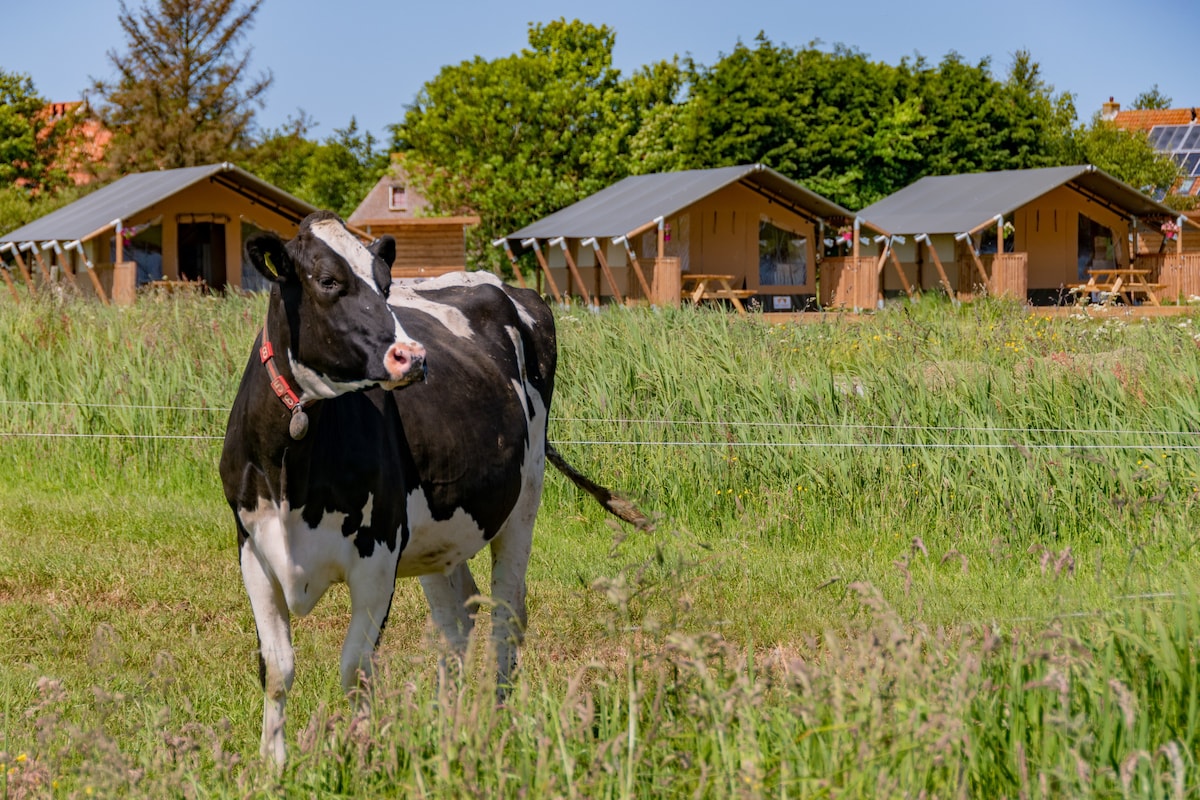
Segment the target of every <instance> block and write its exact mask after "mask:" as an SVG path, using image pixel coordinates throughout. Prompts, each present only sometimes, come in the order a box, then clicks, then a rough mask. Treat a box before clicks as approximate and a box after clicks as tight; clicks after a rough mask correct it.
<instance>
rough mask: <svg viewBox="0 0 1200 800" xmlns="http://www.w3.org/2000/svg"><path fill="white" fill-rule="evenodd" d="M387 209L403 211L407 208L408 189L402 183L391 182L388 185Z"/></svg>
mask: <svg viewBox="0 0 1200 800" xmlns="http://www.w3.org/2000/svg"><path fill="white" fill-rule="evenodd" d="M388 209H389V210H391V211H405V210H407V209H408V190H407V188H406V187H405V186H404V184H402V183H393V184H392V185H391V186H389V187H388Z"/></svg>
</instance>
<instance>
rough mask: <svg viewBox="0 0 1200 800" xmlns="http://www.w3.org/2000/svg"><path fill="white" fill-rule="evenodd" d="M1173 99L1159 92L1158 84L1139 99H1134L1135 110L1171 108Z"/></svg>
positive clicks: (1140, 95) (1138, 97)
mask: <svg viewBox="0 0 1200 800" xmlns="http://www.w3.org/2000/svg"><path fill="white" fill-rule="evenodd" d="M1170 107H1171V98H1169V97H1167V96H1166V95H1165V94H1163V93H1162V92H1160V91H1159V89H1158V84H1157V83H1156V84H1154V85H1153V86H1151V87H1150V89H1149V91H1145V92H1142V93H1141V94H1139V95H1138V96H1137V97H1135V98H1133V108H1136V109H1147V110H1148V109H1155V108H1159V109H1161V108H1170Z"/></svg>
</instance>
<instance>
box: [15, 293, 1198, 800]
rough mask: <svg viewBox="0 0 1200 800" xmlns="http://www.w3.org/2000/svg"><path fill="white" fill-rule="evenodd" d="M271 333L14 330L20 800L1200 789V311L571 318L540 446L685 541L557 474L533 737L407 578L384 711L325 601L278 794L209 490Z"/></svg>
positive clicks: (1110, 793)
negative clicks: (259, 348)
mask: <svg viewBox="0 0 1200 800" xmlns="http://www.w3.org/2000/svg"><path fill="white" fill-rule="evenodd" d="M262 314H263V303H262V300H261V298H253V299H246V298H226V299H215V298H204V297H192V298H187V297H181V298H167V297H162V298H153V297H151V298H147V299H145V300H144V301H142V302H141V303H140V304H139V306H138V307H137V308H135V309H123V310H122V309H109V308H103V307H100V306H98V305H95V304H89V303H82V302H66V303H65V304H62V303H59V302H56V301H51V300H45V301H42V302H38V303H28V302H26V303H23V304H21V305H19V306H16V305H13V304H12V303H11V302H10V301H9V299H8V298H7V297H6V298H4V299H3V300H2V301H0V689H2V691H3V698H4V700H3V703H4V705H3V707H2V708H0V765H2V769H3V774H2V776H0V797H5V798H10V797H11V798H17V797H47V796H49V797H89V796H97V797H107V796H127V797H163V796H179V797H246V796H251V797H253V796H280V795H282V796H287V797H293V796H299V797H310V796H311V797H381V796H388V797H394V796H414V797H445V798H450V797H488V798H490V797H581V798H592V797H614V798H616V797H639V798H643V797H730V796H744V797H763V796H769V797H780V798H782V797H839V798H843V797H900V796H910V797H919V796H925V797H1013V798H1016V797H1062V796H1085V797H1129V796H1133V797H1185V796H1188V797H1190V796H1196V795H1197V794H1198V793H1200V772H1198V769H1197V757H1198V755H1200V672H1198V664H1197V653H1198V652H1200V649H1198V648H1200V603H1198V602H1197V601H1198V600H1200V558H1197V554H1196V552H1195V548H1196V545H1197V523H1198V522H1200V509H1198V507H1197V502H1198V500H1200V394H1198V392H1197V385H1198V382H1200V323H1198V322H1197V320H1196V319H1195V318H1193V317H1190V316H1184V317H1172V318H1162V319H1153V320H1132V319H1129V318H1124V317H1120V316H1114V317H1113V318H1111V319H1107V320H1089V319H1076V318H1064V319H1055V320H1046V319H1041V318H1036V317H1031V316H1028V315H1026V314H1025V313H1024V312H1023V311H1022V310H1021V309H1020V308H1019V307H1017V306H1015V305H1009V304H1005V303H1001V302H979V303H976V304H973V305H968V306H963V307H954V306H952V305H950V304H949V303H948V302H946V301H944V300H940V301H939V300H938V299H936V298H926V299H924V300H923V301H921V302H920V303H919V304H916V305H910V304H908V303H904V304H902V305H896V306H894V307H889V308H887V309H886V310H884V311H882V312H880V313H878V314H876V315H874V316H872V317H870V318H866V319H862V320H852V319H847V318H845V317H839V316H836V315H833V316H827V317H821V318H819V319H814V320H813V321H807V322H803V323H794V324H787V325H774V326H773V325H768V324H765V323H763V322H762V321H761V320H754V319H747V318H745V317H739V316H736V315H729V314H724V313H719V312H713V311H700V312H696V311H693V310H691V309H686V310H683V311H673V312H672V311H668V312H652V311H649V310H636V311H627V310H621V309H608V310H605V311H604V312H603V313H598V314H594V313H590V312H586V311H580V310H569V311H560V312H559V313H558V327H559V346H560V361H559V363H560V369H559V377H558V384H557V393H556V397H555V399H554V408H553V412H552V420H551V438H552V439H553V440H554V441H556V442H557V443H558V447H559V449H560V451H561V452H563V454H564V455H565V456H567V458H568V459H569V460H571V461H572V462H573V463H575V465H576V466H578V467H580V468H581V469H582V470H583V471H585V472H587V473H589V474H590V475H591V476H592V477H594V478H596V479H598V480H600V481H601V482H602V483H605V484H607V485H609V486H611V487H613V488H616V489H619V490H621V491H623V492H624V493H626V494H627V495H629V496H631V497H632V498H633V499H635V500H636V501H637V502H638V503H639V504H640V505H641V506H642V508H643V509H644V510H646V511H648V512H650V513H652V514H653V515H654V516H655V518H656V519H657V528H656V530H655V531H654V532H653V533H650V534H641V533H636V532H632V531H630V530H628V529H621V528H619V527H617V526H616V525H615V524H613V523H611V522H610V521H609V520H607V519H606V518H605V517H604V516H603V515H602V513H601V512H600V510H599V509H598V507H596V506H595V504H594V503H592V502H591V500H590V498H586V497H584V496H582V495H581V494H580V493H579V492H577V491H576V490H575V489H574V488H573V487H572V486H571V485H570V484H569V483H568V482H567V481H566V480H564V479H562V478H561V477H559V476H557V475H554V474H553V473H551V476H550V477H549V478H548V480H547V488H546V493H545V498H544V501H543V506H542V511H541V515H540V517H539V520H538V527H537V533H536V541H535V551H534V555H533V560H532V564H531V569H530V576H529V579H530V589H529V594H530V621H531V622H530V626H531V630H530V633H529V639H528V644H527V647H526V648H525V650H524V651H523V655H522V670H521V673H520V678H519V682H518V687H517V691H516V693H515V697H514V698H513V699H512V700H511V701H510V702H509V703H508V704H507V705H506V706H505V707H503V708H496V707H495V706H494V702H493V699H492V698H493V694H492V690H491V687H490V686H489V685H488V681H489V680H490V669H489V668H488V667H487V661H486V658H485V655H486V654H483V653H478V654H476V655H477V656H478V658H477V663H474V664H472V665H471V668H470V669H469V671H468V676H467V680H466V681H465V682H464V683H463V684H462V685H461V686H457V685H453V686H450V685H444V684H440V683H439V681H438V678H437V669H436V663H437V642H436V639H435V637H434V636H433V633H432V630H431V628H430V626H429V623H428V622H427V619H426V617H427V611H426V607H425V604H424V600H423V598H422V596H421V593H420V590H419V587H418V586H417V584H416V582H415V581H405V582H402V583H401V584H399V586H398V589H397V596H396V601H395V603H394V604H393V610H392V615H391V619H390V621H389V625H388V630H387V632H386V634H385V636H384V640H383V645H382V647H381V649H380V654H379V659H380V669H379V675H378V680H377V684H376V687H375V695H376V701H375V703H374V706H373V709H372V711H371V713H370V714H369V715H365V716H355V715H354V714H353V713H352V710H351V707H350V706H349V704H348V703H347V702H346V700H345V698H344V697H342V696H341V693H340V690H339V688H338V686H339V680H338V677H337V653H338V651H339V648H340V645H341V637H342V635H343V632H344V630H345V627H346V625H347V623H348V620H349V613H348V600H347V597H346V593H345V592H344V591H340V590H339V591H334V592H332V593H331V594H330V595H329V596H327V597H326V599H325V600H324V601H323V602H322V603H321V605H320V606H318V608H317V610H316V612H315V613H314V614H313V615H312V616H310V617H308V618H304V619H301V620H298V621H296V623H295V626H294V636H295V640H296V645H297V678H296V685H295V688H294V690H293V692H292V693H291V695H290V699H289V706H288V708H289V729H288V739H289V743H290V747H291V760H290V762H289V764H288V767H287V768H286V770H285V771H284V772H283V773H282V774H279V775H275V774H273V773H272V771H271V770H270V769H267V768H265V767H264V766H263V765H262V764H261V763H260V762H259V761H258V756H257V748H258V735H259V724H260V722H261V713H262V711H261V709H262V701H261V693H260V690H259V687H258V682H257V660H256V656H255V653H254V650H255V646H256V641H255V636H254V630H253V623H252V620H251V615H250V610H249V605H248V603H247V601H246V599H245V597H244V593H243V590H242V586H241V579H240V575H239V572H238V569H237V556H236V549H235V535H234V529H233V524H232V518H231V515H230V512H229V510H228V508H227V506H226V505H225V503H224V500H223V497H222V493H221V489H220V485H219V480H218V475H217V468H216V462H217V458H218V455H219V450H220V437H221V435H222V433H223V431H224V424H225V416H226V413H227V409H228V406H229V404H230V402H231V401H232V398H233V395H234V393H235V391H236V386H237V381H238V379H239V378H240V375H241V371H242V368H243V366H244V364H245V362H246V359H247V357H248V354H249V349H250V345H251V342H252V340H253V337H254V333H255V330H256V328H257V326H258V325H260V324H261V320H262ZM486 561H487V560H486V557H485V558H482V559H478V562H479V563H478V565H477V566H476V573H477V575H478V574H482V576H483V578H484V579H486V575H487V563H486ZM481 585H485V584H484V583H483V581H482V580H481ZM338 588H339V589H343V588H344V587H338ZM483 626H484V628H485V629H486V619H484V620H483ZM481 638H482V637H481ZM481 646H482V645H481Z"/></svg>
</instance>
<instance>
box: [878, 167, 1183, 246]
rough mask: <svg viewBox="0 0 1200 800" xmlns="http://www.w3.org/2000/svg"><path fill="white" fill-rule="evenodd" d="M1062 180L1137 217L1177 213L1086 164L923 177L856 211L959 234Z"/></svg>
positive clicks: (908, 229) (899, 224)
mask: <svg viewBox="0 0 1200 800" xmlns="http://www.w3.org/2000/svg"><path fill="white" fill-rule="evenodd" d="M1064 185H1069V186H1070V187H1071V188H1072V189H1074V190H1075V191H1077V192H1079V193H1080V194H1082V195H1084V196H1086V197H1089V198H1091V199H1093V200H1095V201H1096V202H1100V203H1103V204H1105V205H1108V206H1110V207H1111V208H1113V209H1115V210H1119V211H1121V212H1122V213H1125V214H1131V215H1133V216H1138V217H1147V216H1170V217H1174V216H1175V215H1176V213H1177V212H1175V211H1173V210H1171V208H1169V207H1168V206H1165V205H1163V204H1162V203H1159V202H1156V201H1155V200H1154V199H1152V198H1150V197H1147V196H1146V195H1144V194H1142V193H1141V192H1139V191H1138V190H1137V189H1135V188H1133V187H1132V186H1130V185H1128V184H1126V183H1122V182H1121V181H1119V180H1117V179H1116V178H1114V177H1112V176H1111V175H1109V174H1108V173H1106V172H1104V171H1102V170H1099V169H1097V168H1096V167H1093V166H1091V165H1088V164H1085V165H1082V166H1073V167H1046V168H1044V169H1023V170H1008V171H1005V172H976V173H969V174H965V175H940V176H936V177H927V178H921V179H920V180H919V181H917V182H916V183H913V184H911V185H909V186H907V187H905V188H903V189H901V190H900V191H898V192H896V193H895V194H892V195H889V196H888V197H885V198H884V199H882V200H880V201H879V202H877V203H872V204H871V205H869V206H867V207H866V208H864V209H863V210H862V211H860V212H858V214H859V216H860V217H862V218H863V219H865V220H869V221H870V222H871V223H873V224H875V225H877V226H879V227H881V228H883V229H884V230H887V231H890V232H892V233H898V234H910V235H915V234H921V233H926V234H937V233H954V234H958V233H965V232H967V231H974V230H976V229H977V228H979V227H981V226H983V225H985V224H987V222H988V221H989V220H992V219H994V218H995V217H996V216H997V215H1000V214H1003V215H1007V214H1011V213H1012V212H1014V211H1016V210H1017V209H1018V208H1020V207H1021V206H1023V205H1025V204H1027V203H1029V202H1032V201H1033V200H1036V199H1037V198H1039V197H1041V196H1042V195H1044V194H1046V193H1047V192H1050V191H1053V190H1054V189H1057V188H1058V187H1060V186H1064Z"/></svg>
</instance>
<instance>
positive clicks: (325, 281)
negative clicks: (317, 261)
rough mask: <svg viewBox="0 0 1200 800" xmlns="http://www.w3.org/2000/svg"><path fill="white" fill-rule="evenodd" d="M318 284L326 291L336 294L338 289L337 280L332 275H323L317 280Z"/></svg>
mask: <svg viewBox="0 0 1200 800" xmlns="http://www.w3.org/2000/svg"><path fill="white" fill-rule="evenodd" d="M317 284H318V285H319V286H320V287H321V288H322V289H324V290H326V291H329V292H335V291H337V288H338V282H337V278H335V277H333V276H332V275H323V276H321V277H320V278H318V279H317Z"/></svg>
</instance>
